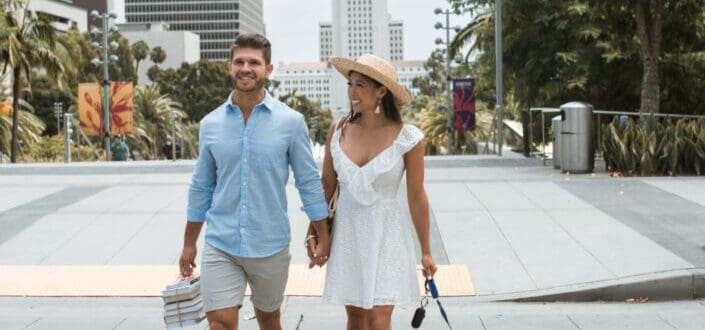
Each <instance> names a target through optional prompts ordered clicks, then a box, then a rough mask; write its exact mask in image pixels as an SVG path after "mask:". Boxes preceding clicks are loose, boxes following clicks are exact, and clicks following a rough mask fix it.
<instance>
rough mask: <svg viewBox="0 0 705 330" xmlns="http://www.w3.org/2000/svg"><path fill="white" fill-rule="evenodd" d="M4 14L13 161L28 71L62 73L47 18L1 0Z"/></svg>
mask: <svg viewBox="0 0 705 330" xmlns="http://www.w3.org/2000/svg"><path fill="white" fill-rule="evenodd" d="M1 4H2V5H3V10H4V11H5V12H4V14H3V15H2V16H1V17H0V26H2V28H0V31H1V32H0V33H1V34H2V37H3V38H0V40H2V41H1V43H0V61H1V62H3V63H4V64H3V71H5V69H7V67H8V66H9V67H10V68H11V69H12V96H13V97H12V100H13V101H12V108H13V109H14V111H13V112H12V139H11V140H12V142H11V146H10V161H11V162H13V163H15V162H16V161H17V151H18V150H17V147H18V145H17V142H18V141H17V140H18V130H19V118H20V112H22V108H21V105H22V103H20V100H21V99H22V97H23V94H24V91H25V88H24V87H25V86H24V84H25V82H26V83H27V89H28V90H29V89H30V88H31V86H30V72H31V69H33V68H35V67H39V66H41V67H43V68H44V69H45V70H46V72H47V74H49V75H50V76H55V77H56V76H59V75H61V74H63V72H64V64H63V61H62V60H61V59H60V58H59V56H57V53H56V50H57V48H56V46H57V43H56V42H55V38H56V32H55V31H54V28H53V27H52V26H51V24H50V21H49V20H48V19H45V18H44V17H41V18H40V17H37V15H36V14H35V13H32V12H31V11H29V10H28V8H27V7H26V6H25V7H24V8H21V7H20V6H19V4H20V3H19V2H18V1H13V0H4V1H3V2H2V3H1Z"/></svg>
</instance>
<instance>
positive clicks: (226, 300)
mask: <svg viewBox="0 0 705 330" xmlns="http://www.w3.org/2000/svg"><path fill="white" fill-rule="evenodd" d="M201 267H202V269H201V297H202V299H203V309H204V310H205V311H206V317H208V324H209V325H210V328H211V329H219V330H220V329H227V330H233V329H237V326H238V314H239V313H238V312H239V311H240V307H241V306H242V300H243V299H244V296H245V286H246V283H247V280H246V275H245V271H244V270H243V268H242V266H241V265H240V264H238V262H237V260H236V258H234V257H232V256H230V255H228V254H227V253H225V252H223V251H220V250H218V249H216V248H214V247H212V246H211V245H210V244H208V243H206V244H205V245H204V248H203V257H202V260H201Z"/></svg>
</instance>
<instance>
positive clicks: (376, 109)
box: [375, 100, 382, 114]
mask: <svg viewBox="0 0 705 330" xmlns="http://www.w3.org/2000/svg"><path fill="white" fill-rule="evenodd" d="M381 104H382V100H377V107H376V108H375V114H380V113H381V112H382V110H380V109H379V106H380V105H381Z"/></svg>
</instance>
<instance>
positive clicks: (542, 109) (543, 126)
mask: <svg viewBox="0 0 705 330" xmlns="http://www.w3.org/2000/svg"><path fill="white" fill-rule="evenodd" d="M534 112H540V113H541V152H540V153H538V154H537V153H535V152H532V153H531V154H532V156H534V155H538V156H541V157H542V158H543V165H544V166H546V123H545V121H546V120H545V116H544V114H546V113H559V112H561V109H560V108H546V107H537V108H529V141H533V137H534V136H533V130H532V128H531V127H532V126H533V125H531V123H532V122H533V118H532V113H534ZM592 114H593V115H596V116H597V135H596V138H597V141H598V143H597V144H596V145H597V146H598V148H595V155H596V156H598V158H599V155H600V154H601V153H600V152H601V151H602V145H601V144H600V141H602V132H601V127H602V125H601V124H600V123H602V115H608V116H630V117H644V116H655V117H666V118H691V119H705V116H704V115H684V114H672V113H654V114H652V113H643V112H626V111H610V110H593V111H592ZM530 143H531V142H530ZM551 159H553V153H551Z"/></svg>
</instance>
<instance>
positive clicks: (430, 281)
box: [426, 277, 438, 299]
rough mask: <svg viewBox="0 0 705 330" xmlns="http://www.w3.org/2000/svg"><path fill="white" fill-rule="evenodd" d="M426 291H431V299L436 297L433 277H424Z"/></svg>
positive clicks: (436, 290)
mask: <svg viewBox="0 0 705 330" xmlns="http://www.w3.org/2000/svg"><path fill="white" fill-rule="evenodd" d="M426 291H430V292H431V297H433V299H437V298H438V288H436V282H435V281H434V280H433V277H427V278H426Z"/></svg>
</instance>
